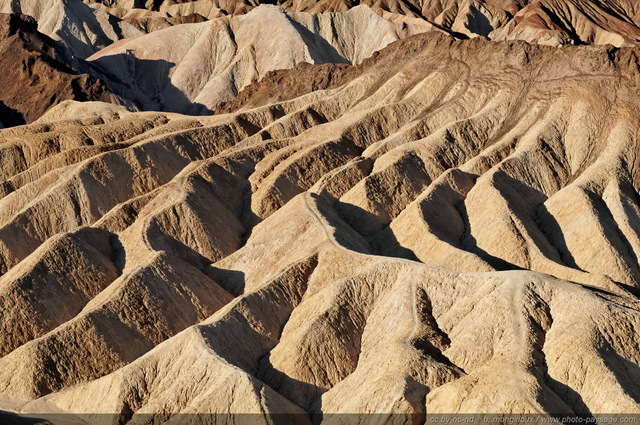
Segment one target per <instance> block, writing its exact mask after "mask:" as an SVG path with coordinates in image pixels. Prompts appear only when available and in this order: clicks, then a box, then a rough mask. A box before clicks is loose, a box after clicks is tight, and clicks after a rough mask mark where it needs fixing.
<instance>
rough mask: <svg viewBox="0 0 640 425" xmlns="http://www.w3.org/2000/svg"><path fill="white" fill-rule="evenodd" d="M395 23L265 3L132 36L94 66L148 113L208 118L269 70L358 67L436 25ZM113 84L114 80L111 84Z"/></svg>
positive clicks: (365, 11)
mask: <svg viewBox="0 0 640 425" xmlns="http://www.w3.org/2000/svg"><path fill="white" fill-rule="evenodd" d="M424 24H425V25H404V24H402V23H393V22H390V21H388V20H386V19H383V18H381V17H379V16H378V15H376V14H375V13H373V12H372V11H371V10H370V9H369V8H368V7H367V6H360V7H357V8H354V9H351V10H350V11H348V12H345V13H327V14H321V15H312V14H308V13H293V12H287V11H285V10H283V9H282V8H280V7H276V6H271V5H262V6H260V7H258V8H256V9H254V10H252V11H251V12H250V13H248V14H246V15H243V16H234V17H221V18H218V19H214V20H212V21H209V22H203V23H196V24H184V25H179V26H175V27H171V28H167V29H164V30H161V31H155V32H153V33H151V34H147V35H145V36H142V37H138V38H134V39H126V40H123V41H121V42H118V43H115V44H113V45H112V46H109V47H108V48H106V49H103V50H101V51H100V52H98V53H96V54H95V55H93V56H91V57H90V58H89V60H90V62H91V63H92V64H94V65H95V66H97V67H98V68H99V69H101V70H104V71H105V73H106V74H107V75H110V76H111V78H110V80H112V81H117V82H118V83H119V84H117V85H113V86H112V87H113V89H114V90H116V91H119V92H122V94H123V95H127V97H128V98H130V99H132V100H134V101H135V102H136V103H137V104H138V105H139V106H141V107H142V108H143V109H152V110H167V111H174V112H181V113H192V114H197V113H203V112H207V111H211V110H213V109H214V108H215V107H216V106H217V105H218V104H219V103H220V102H224V101H228V100H231V99H233V97H234V96H235V95H236V94H237V93H238V91H240V90H241V89H243V88H244V87H246V86H247V85H249V84H251V83H252V82H255V81H257V80H258V79H259V78H261V77H262V76H263V75H264V74H265V73H267V72H268V71H272V70H277V69H288V68H292V67H293V66H295V65H296V64H298V63H300V62H308V63H312V64H318V63H327V62H331V63H336V62H338V63H359V62H361V61H362V60H364V59H365V58H367V57H369V56H371V54H372V53H373V52H375V51H377V50H380V49H381V48H383V47H385V46H386V45H388V44H389V43H391V42H393V41H396V40H398V39H400V38H404V37H407V36H410V35H412V34H416V33H419V32H424V31H427V30H429V29H431V28H432V27H431V26H429V25H428V24H427V23H426V22H424ZM107 83H109V80H107Z"/></svg>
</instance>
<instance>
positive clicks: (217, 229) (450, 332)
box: [0, 33, 640, 424]
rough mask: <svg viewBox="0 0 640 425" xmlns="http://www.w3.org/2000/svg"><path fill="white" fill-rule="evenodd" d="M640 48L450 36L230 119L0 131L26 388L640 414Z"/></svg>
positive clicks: (266, 403)
mask: <svg viewBox="0 0 640 425" xmlns="http://www.w3.org/2000/svg"><path fill="white" fill-rule="evenodd" d="M638 62H639V59H638V57H637V55H636V52H635V50H632V49H619V50H618V49H613V48H603V47H565V48H562V49H556V48H552V47H545V46H534V45H528V44H525V43H523V42H501V43H491V42H488V41H484V40H480V39H476V40H472V41H455V40H453V39H451V38H449V37H447V36H445V35H442V34H437V33H428V34H420V35H416V36H414V37H409V38H407V39H405V40H401V41H399V42H396V43H393V44H391V45H390V46H388V47H387V48H385V49H383V50H382V51H381V52H380V53H379V54H378V55H376V56H375V57H373V58H371V59H367V60H365V61H364V62H363V63H362V64H361V65H359V66H357V67H350V68H348V69H347V70H346V71H345V74H344V75H343V76H342V77H341V78H342V79H341V80H340V83H336V84H335V85H334V86H331V85H329V86H327V87H328V88H327V89H325V90H317V91H311V90H309V93H307V94H304V93H302V92H304V90H302V89H300V90H299V91H300V93H301V95H299V96H297V97H295V98H293V99H290V100H284V101H279V102H277V103H268V104H264V105H262V106H260V105H254V106H253V107H251V108H249V107H247V108H244V109H243V108H241V109H240V110H238V111H235V112H233V113H230V114H225V115H217V116H213V117H207V118H204V117H200V118H194V117H186V116H180V115H171V114H165V113H159V112H146V113H128V112H125V111H124V110H122V109H120V108H118V107H115V106H112V105H102V104H91V105H82V106H78V105H77V104H74V103H63V104H62V105H60V106H58V107H56V108H55V109H54V110H52V111H50V112H49V113H48V114H47V115H46V116H45V117H43V118H42V119H41V120H40V121H39V122H37V123H35V124H32V125H29V126H24V127H17V128H13V129H8V130H2V131H0V140H1V142H0V154H1V155H2V158H3V159H4V161H5V164H6V165H5V166H4V167H3V169H2V173H3V174H2V176H1V178H2V180H3V181H4V183H3V185H2V188H3V198H2V199H0V242H1V245H0V265H1V268H0V270H1V271H2V273H3V276H2V278H0V302H2V303H3V305H4V306H7V307H3V309H2V316H0V326H1V327H2V328H3V329H10V331H9V332H2V333H0V338H2V341H1V344H0V346H2V347H3V349H4V351H3V352H2V354H3V357H2V358H0V397H2V400H10V402H9V401H5V402H4V403H5V404H4V405H5V406H13V409H14V410H21V411H23V412H32V413H34V414H37V415H38V416H42V415H45V416H46V413H47V412H54V411H55V412H60V411H63V412H64V411H66V412H74V413H78V414H81V417H80V418H79V419H80V420H83V421H86V423H100V421H101V422H103V423H114V424H115V423H123V422H128V423H132V424H134V423H184V422H181V421H183V420H185V419H184V418H188V416H178V414H179V413H228V412H232V413H248V412H250V413H254V414H257V415H270V414H276V413H290V414H295V415H294V416H291V417H289V419H292V418H293V419H295V420H298V421H299V423H311V420H312V418H311V417H309V416H307V414H309V413H321V414H322V416H321V419H322V423H327V424H330V423H342V422H341V421H343V420H344V418H345V417H344V416H342V415H340V414H343V413H379V414H381V415H380V416H376V420H379V421H380V423H385V422H387V423H393V421H401V422H403V423H404V421H407V423H408V422H410V421H416V422H417V421H419V420H421V419H424V414H425V413H439V412H446V413H498V412H499V413H536V412H537V413H549V414H551V413H553V414H558V413H578V414H581V415H590V414H596V413H607V412H626V413H640V405H639V402H640V385H639V383H640V366H639V364H640V336H639V335H638V333H637V329H639V328H640V310H639V309H640V303H639V301H638V293H639V292H638V290H639V288H640V270H639V265H638V257H637V256H638V255H640V234H639V229H640V225H639V224H640V223H639V221H640V209H639V208H638V188H639V187H640V177H639V174H638V170H639V169H640V168H639V165H640V163H639V161H638V157H637V155H636V152H637V149H636V144H637V141H636V136H637V130H638V119H637V118H638V116H637V111H638V108H639V107H640V104H639V103H640V100H639V99H640V97H639V96H638V94H639V93H638V82H639V81H640V73H639V71H638ZM283 72H284V74H283V75H282V78H283V79H287V78H291V79H295V77H296V71H295V70H294V71H289V72H287V71H283ZM287 76H288V77H287ZM294 83H295V82H291V84H294ZM308 83H309V82H308V81H306V80H305V81H298V82H297V83H295V84H299V85H301V86H302V88H304V86H305V84H308ZM266 89H269V87H268V86H267V87H266ZM80 110H82V111H84V112H83V113H78V111H80ZM45 269H46V270H47V271H48V273H47V279H41V278H37V277H38V276H42V272H41V271H42V270H45ZM61 288H63V289H64V290H61ZM52 304H55V305H56V308H55V309H52V307H51V305H52ZM17 323H19V324H20V325H19V328H17V327H16V326H17V325H16V324H17ZM96 413H111V414H122V416H110V415H101V416H92V415H94V414H96ZM149 414H160V415H156V416H154V415H149ZM391 414H396V415H399V416H391ZM385 415H389V416H385ZM405 415H406V416H405ZM226 417H227V418H228V416H226ZM123 418H124V419H123ZM196 418H197V417H196ZM213 418H215V416H213ZM276 418H277V417H276ZM280 418H282V417H280ZM286 418H287V417H285V419H283V422H282V423H287V422H284V421H285V420H286ZM316 418H317V416H316ZM351 418H354V417H353V416H352V417H351ZM355 418H356V419H357V418H363V419H362V420H363V422H362V423H368V422H365V421H366V420H367V417H358V416H355ZM118 421H120V422H118ZM266 421H267V419H266V417H265V422H266ZM274 423H278V422H277V421H276V419H274Z"/></svg>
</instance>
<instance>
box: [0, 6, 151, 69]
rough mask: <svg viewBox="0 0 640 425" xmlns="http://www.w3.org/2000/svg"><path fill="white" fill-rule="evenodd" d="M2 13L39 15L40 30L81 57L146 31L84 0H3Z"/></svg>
mask: <svg viewBox="0 0 640 425" xmlns="http://www.w3.org/2000/svg"><path fill="white" fill-rule="evenodd" d="M0 13H14V14H15V13H20V14H24V15H29V16H31V17H33V18H35V20H36V21H38V23H39V30H40V32H42V33H43V34H46V35H48V36H49V37H51V38H52V39H54V40H56V41H61V42H62V43H64V44H65V45H66V46H67V47H68V48H69V50H70V52H72V53H73V55H74V56H75V57H77V58H81V59H85V58H87V57H89V56H91V55H92V54H93V53H95V52H96V51H98V50H99V49H101V48H103V47H105V46H108V45H109V44H111V43H113V42H114V41H116V40H120V39H122V38H125V37H137V36H140V35H142V34H143V31H141V30H140V29H139V28H137V27H135V26H133V25H131V24H129V23H127V22H124V21H122V20H120V19H118V18H116V17H115V16H113V15H110V14H108V13H105V12H101V11H98V10H95V9H93V8H91V7H89V6H87V5H85V4H84V3H83V2H82V1H81V0H38V1H32V0H0ZM68 59H69V61H70V60H71V59H72V58H68Z"/></svg>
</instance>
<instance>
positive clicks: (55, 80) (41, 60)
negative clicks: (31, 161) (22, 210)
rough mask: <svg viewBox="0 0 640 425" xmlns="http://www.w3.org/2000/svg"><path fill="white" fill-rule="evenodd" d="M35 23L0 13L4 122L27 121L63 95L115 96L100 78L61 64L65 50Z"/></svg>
mask: <svg viewBox="0 0 640 425" xmlns="http://www.w3.org/2000/svg"><path fill="white" fill-rule="evenodd" d="M37 28H38V26H37V23H36V22H35V20H34V19H33V18H31V17H29V16H25V15H15V14H0V69H1V70H2V74H3V75H2V81H3V84H1V85H0V122H1V123H2V125H3V126H4V127H11V126H15V125H21V124H25V123H31V122H33V121H35V120H36V119H38V118H39V117H40V116H41V115H42V114H44V113H45V112H46V111H47V110H48V109H49V108H50V107H51V106H54V105H57V104H58V103H60V102H62V101H65V100H70V99H71V100H79V101H84V100H94V101H95V100H100V101H105V102H118V101H119V99H118V98H117V97H116V96H114V95H113V94H111V93H110V92H109V90H108V89H107V88H106V87H105V85H104V84H103V83H102V82H100V81H99V80H96V79H94V78H92V77H91V76H89V75H87V74H81V73H79V72H78V71H76V70H74V69H73V68H71V67H69V66H67V65H65V63H64V59H63V57H64V55H65V51H64V50H62V49H61V48H60V46H58V45H57V44H56V43H55V42H54V41H53V40H52V39H50V38H49V37H47V36H45V35H44V34H41V33H40V32H38V30H37ZM3 165H4V164H3Z"/></svg>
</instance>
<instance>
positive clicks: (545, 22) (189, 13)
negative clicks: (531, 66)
mask: <svg viewBox="0 0 640 425" xmlns="http://www.w3.org/2000/svg"><path fill="white" fill-rule="evenodd" d="M48 1H51V0H48ZM85 1H86V2H87V3H88V4H90V5H92V6H93V7H97V8H99V9H102V10H110V11H111V13H114V14H115V15H118V16H121V17H125V19H126V16H131V17H133V16H137V17H138V19H140V18H141V17H143V16H144V17H146V19H147V20H155V21H157V22H161V21H162V20H163V19H164V20H165V21H166V20H167V19H169V20H170V19H176V18H179V17H182V16H184V17H190V19H194V16H199V17H202V18H208V19H211V18H215V17H219V16H222V15H238V14H244V13H247V12H248V11H250V10H252V9H253V8H255V7H256V6H258V5H260V4H261V3H270V4H277V5H279V6H281V7H283V8H285V9H286V10H289V11H294V12H309V13H323V12H344V11H347V10H349V9H351V8H352V7H354V6H356V5H367V6H370V7H371V8H372V9H373V10H374V11H375V12H376V13H378V14H380V15H381V16H383V17H385V18H388V19H391V20H401V21H404V22H414V23H415V22H418V21H422V22H425V21H426V22H429V23H430V24H432V25H434V26H436V27H438V28H440V29H441V30H443V31H446V32H449V33H450V34H451V35H455V36H458V37H477V36H483V37H488V38H490V39H492V40H513V39H517V40H525V41H529V42H532V43H542V44H549V45H564V44H614V45H616V46H622V45H637V44H638V42H639V41H640V28H639V26H638V24H639V23H640V15H639V13H640V8H639V7H638V4H637V2H636V1H635V0H562V1H559V0H382V1H381V0H359V1H351V0H320V1H316V0H273V1H259V0H195V1H188V0H187V1H176V0H149V1H146V2H145V1H132V0H85ZM105 6H110V7H105ZM167 24H168V23H164V25H167ZM162 26H163V25H158V27H162Z"/></svg>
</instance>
